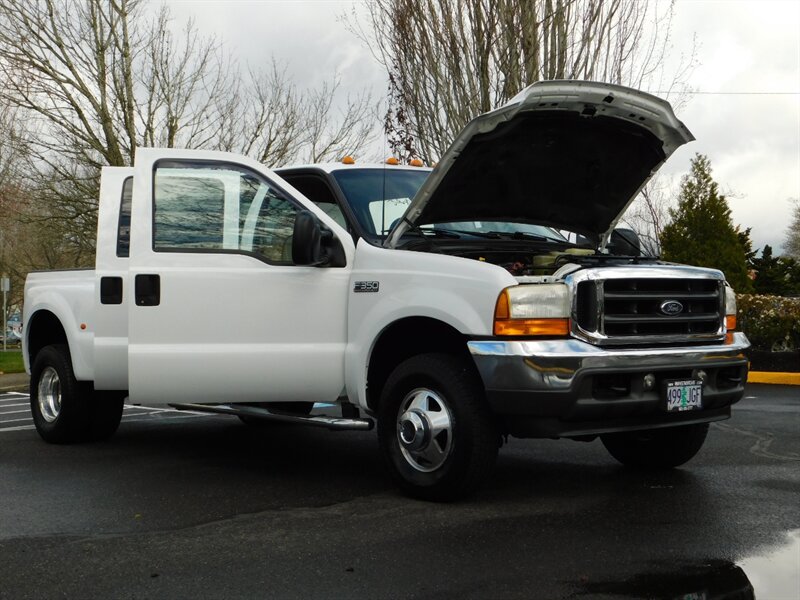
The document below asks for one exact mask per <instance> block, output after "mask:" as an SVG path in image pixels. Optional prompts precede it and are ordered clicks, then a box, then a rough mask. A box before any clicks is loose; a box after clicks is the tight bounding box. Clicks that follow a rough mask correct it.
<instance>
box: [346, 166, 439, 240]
mask: <svg viewBox="0 0 800 600" xmlns="http://www.w3.org/2000/svg"><path fill="white" fill-rule="evenodd" d="M428 173H429V171H422V170H419V171H411V170H406V169H342V170H339V171H334V172H333V176H334V177H335V178H336V181H337V182H338V183H339V187H340V188H341V189H342V192H343V193H344V195H345V197H346V198H347V202H348V203H349V204H350V207H351V208H352V209H353V212H354V213H355V216H356V219H358V222H359V224H360V225H361V227H362V229H363V230H364V231H365V232H366V233H367V234H368V235H370V236H374V237H384V236H385V235H386V234H387V233H389V230H390V229H391V228H392V225H393V224H394V222H395V221H397V220H398V219H399V218H400V217H402V216H403V213H404V212H406V208H408V205H409V204H410V203H411V198H413V197H414V194H416V193H417V190H418V189H419V187H420V186H421V185H422V182H423V181H425V179H426V178H427V177H428Z"/></svg>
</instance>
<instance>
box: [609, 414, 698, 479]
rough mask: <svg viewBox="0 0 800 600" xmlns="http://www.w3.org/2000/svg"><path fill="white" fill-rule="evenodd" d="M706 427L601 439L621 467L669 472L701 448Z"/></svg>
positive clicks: (689, 458) (660, 430)
mask: <svg viewBox="0 0 800 600" xmlns="http://www.w3.org/2000/svg"><path fill="white" fill-rule="evenodd" d="M707 434H708V423H701V424H699V425H683V426H680V427H668V428H665V429H648V430H645V431H633V432H630V433H611V434H606V435H603V436H601V439H602V440H603V445H604V446H605V447H606V450H608V452H609V454H611V456H613V457H614V458H616V459H617V460H618V461H619V462H621V463H622V464H623V465H626V466H629V467H638V468H649V469H671V468H674V467H678V466H680V465H682V464H684V463H687V462H689V461H690V460H691V459H692V458H694V456H695V454H697V453H698V452H699V451H700V448H702V447H703V442H705V440H706V435H707Z"/></svg>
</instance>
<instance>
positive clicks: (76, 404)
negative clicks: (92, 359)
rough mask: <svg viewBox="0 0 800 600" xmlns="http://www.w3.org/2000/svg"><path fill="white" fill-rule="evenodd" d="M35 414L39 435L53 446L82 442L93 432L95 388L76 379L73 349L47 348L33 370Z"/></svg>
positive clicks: (57, 346)
mask: <svg viewBox="0 0 800 600" xmlns="http://www.w3.org/2000/svg"><path fill="white" fill-rule="evenodd" d="M30 390H31V413H32V414H33V423H34V425H35V426H36V431H38V432H39V435H40V436H41V437H42V439H43V440H45V441H46V442H49V443H51V444H70V443H75V442H82V441H84V440H86V439H87V438H88V437H89V435H90V430H91V420H90V415H91V397H92V394H91V386H90V385H87V384H85V383H82V382H79V381H77V380H76V379H75V374H74V372H73V371H72V361H71V359H70V355H69V349H68V348H67V346H65V345H63V344H58V345H53V346H45V347H44V348H42V349H41V350H40V351H39V353H38V354H37V355H36V358H35V359H34V361H33V365H32V367H31V388H30Z"/></svg>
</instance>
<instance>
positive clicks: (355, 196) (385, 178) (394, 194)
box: [333, 169, 567, 242]
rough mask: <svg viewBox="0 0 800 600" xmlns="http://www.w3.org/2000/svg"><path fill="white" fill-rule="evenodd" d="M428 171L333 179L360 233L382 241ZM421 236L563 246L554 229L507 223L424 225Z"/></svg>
mask: <svg viewBox="0 0 800 600" xmlns="http://www.w3.org/2000/svg"><path fill="white" fill-rule="evenodd" d="M428 173H430V171H423V170H414V171H412V170H409V169H341V170H338V171H334V172H333V176H334V178H335V179H336V181H337V182H338V184H339V187H340V188H341V189H342V192H343V193H344V195H345V197H346V198H347V201H348V203H349V204H350V207H351V208H352V209H353V213H355V216H356V218H357V219H358V222H359V224H360V225H361V227H362V229H363V230H364V231H365V232H366V234H367V235H369V236H370V237H375V238H383V237H386V235H387V234H388V233H389V231H390V230H391V229H392V227H394V225H395V223H396V222H397V221H398V220H399V219H400V218H401V217H402V216H403V214H404V213H405V212H406V209H407V208H408V205H409V204H410V203H411V199H412V198H413V197H414V196H415V195H416V193H417V190H418V189H419V188H420V186H421V185H422V183H423V182H424V181H425V179H427V177H428ZM420 229H421V230H422V232H423V233H426V234H427V233H430V234H431V235H437V234H445V233H450V234H455V235H453V236H452V237H495V238H498V237H519V238H528V237H532V238H537V239H546V240H554V241H558V242H565V241H567V239H566V238H565V237H564V236H563V235H561V234H560V233H559V232H558V231H556V230H555V229H552V228H550V227H545V226H542V225H531V224H529V223H513V222H506V221H457V222H449V223H426V224H423V225H421V227H420Z"/></svg>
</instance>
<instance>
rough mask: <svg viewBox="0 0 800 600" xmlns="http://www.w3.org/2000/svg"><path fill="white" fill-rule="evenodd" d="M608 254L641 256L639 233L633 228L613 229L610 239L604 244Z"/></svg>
mask: <svg viewBox="0 0 800 600" xmlns="http://www.w3.org/2000/svg"><path fill="white" fill-rule="evenodd" d="M606 248H607V249H608V251H609V253H610V254H617V255H619V256H641V255H642V243H641V241H640V240H639V235H638V234H637V233H636V232H635V231H634V230H633V229H623V228H619V229H615V230H614V231H612V232H611V239H610V240H609V241H608V246H606Z"/></svg>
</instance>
